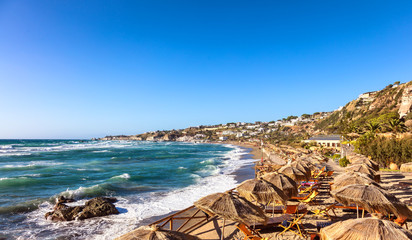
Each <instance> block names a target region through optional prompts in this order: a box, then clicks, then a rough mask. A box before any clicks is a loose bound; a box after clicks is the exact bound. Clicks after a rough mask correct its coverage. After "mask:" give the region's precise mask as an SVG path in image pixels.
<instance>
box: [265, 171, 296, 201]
mask: <svg viewBox="0 0 412 240" xmlns="http://www.w3.org/2000/svg"><path fill="white" fill-rule="evenodd" d="M262 178H263V179H265V180H266V181H268V182H270V183H272V184H273V185H275V186H276V187H278V188H279V189H281V190H282V191H283V192H284V193H285V194H286V196H288V197H289V198H291V197H294V196H296V195H298V187H297V185H296V182H295V181H294V180H293V179H292V178H290V177H288V176H286V175H285V174H283V173H276V172H273V173H266V174H264V175H262Z"/></svg>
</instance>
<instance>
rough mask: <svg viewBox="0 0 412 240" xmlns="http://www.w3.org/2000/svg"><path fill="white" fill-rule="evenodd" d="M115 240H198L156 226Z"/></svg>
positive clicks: (137, 230)
mask: <svg viewBox="0 0 412 240" xmlns="http://www.w3.org/2000/svg"><path fill="white" fill-rule="evenodd" d="M116 240H200V238H198V237H195V236H192V235H189V234H185V233H182V232H177V231H170V230H165V229H161V228H160V227H158V226H142V227H139V228H138V229H136V230H134V231H131V232H129V233H126V234H124V235H122V236H121V237H118V238H116Z"/></svg>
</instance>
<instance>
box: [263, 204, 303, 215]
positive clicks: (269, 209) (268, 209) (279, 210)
mask: <svg viewBox="0 0 412 240" xmlns="http://www.w3.org/2000/svg"><path fill="white" fill-rule="evenodd" d="M287 206H294V205H287ZM286 209H287V207H285V206H284V205H280V206H275V208H274V209H273V206H268V207H266V209H265V211H266V212H267V213H276V214H282V213H286ZM307 210H308V206H307V205H306V204H298V206H297V212H293V213H304V212H306V211H307Z"/></svg>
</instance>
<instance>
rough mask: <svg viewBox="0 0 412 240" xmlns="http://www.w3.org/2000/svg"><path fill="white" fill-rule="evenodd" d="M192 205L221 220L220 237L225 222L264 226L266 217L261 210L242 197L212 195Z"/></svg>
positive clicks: (225, 194) (226, 193) (223, 194)
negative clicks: (260, 224)
mask: <svg viewBox="0 0 412 240" xmlns="http://www.w3.org/2000/svg"><path fill="white" fill-rule="evenodd" d="M194 205H195V206H196V207H197V208H199V209H201V210H202V211H204V212H206V213H208V214H211V215H213V214H216V215H218V216H220V217H222V218H223V226H222V235H221V239H223V237H224V229H225V220H226V219H231V220H233V221H235V222H258V223H263V224H266V222H267V217H266V215H265V213H264V212H263V210H262V209H260V208H259V207H258V206H256V205H254V204H253V203H251V202H249V201H248V200H246V199H245V198H243V197H240V196H237V195H235V194H233V193H228V192H225V193H214V194H210V195H208V196H206V197H203V198H201V199H199V200H197V201H196V202H195V203H194Z"/></svg>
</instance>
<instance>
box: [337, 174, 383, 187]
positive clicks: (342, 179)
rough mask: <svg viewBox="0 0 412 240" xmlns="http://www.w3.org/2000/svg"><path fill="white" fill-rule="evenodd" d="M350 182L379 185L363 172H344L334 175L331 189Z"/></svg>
mask: <svg viewBox="0 0 412 240" xmlns="http://www.w3.org/2000/svg"><path fill="white" fill-rule="evenodd" d="M352 184H367V185H374V186H376V187H381V186H380V185H379V184H378V183H376V182H375V181H374V180H373V179H371V178H370V177H369V176H368V175H366V174H364V173H359V172H346V173H343V174H340V175H338V176H337V177H335V179H334V180H333V185H332V189H333V190H337V189H340V188H342V187H345V186H348V185H352Z"/></svg>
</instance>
